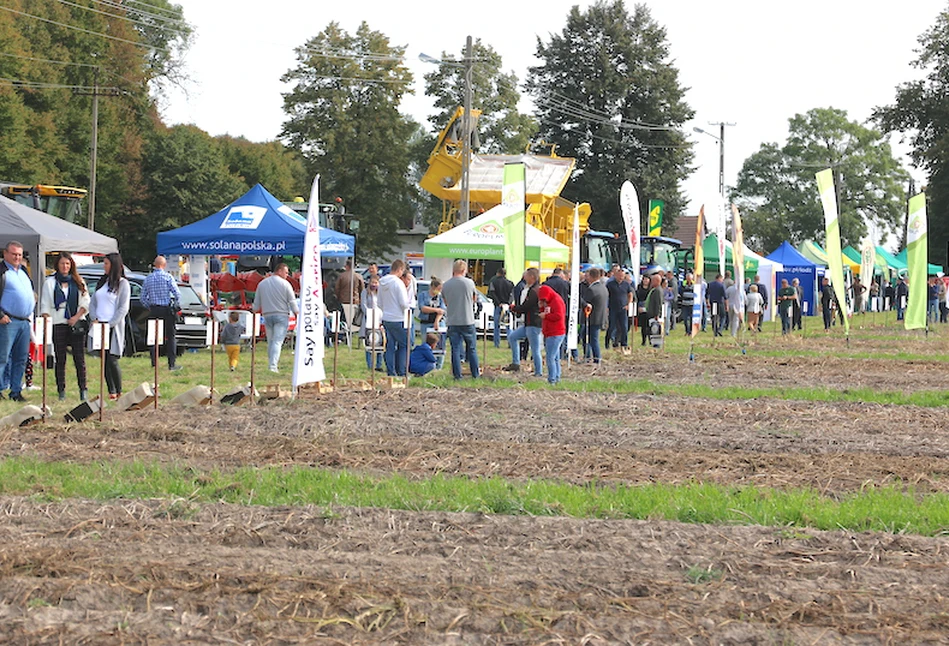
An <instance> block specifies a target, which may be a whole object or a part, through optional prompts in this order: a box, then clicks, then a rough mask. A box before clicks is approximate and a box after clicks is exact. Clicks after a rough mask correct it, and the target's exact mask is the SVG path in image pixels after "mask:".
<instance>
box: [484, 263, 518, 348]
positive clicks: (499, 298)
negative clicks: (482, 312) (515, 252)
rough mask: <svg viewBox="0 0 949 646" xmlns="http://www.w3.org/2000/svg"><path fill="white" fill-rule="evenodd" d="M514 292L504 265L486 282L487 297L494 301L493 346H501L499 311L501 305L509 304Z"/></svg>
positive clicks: (500, 310)
mask: <svg viewBox="0 0 949 646" xmlns="http://www.w3.org/2000/svg"><path fill="white" fill-rule="evenodd" d="M513 293H514V283H512V282H511V281H509V280H508V279H507V272H506V271H505V269H504V267H501V268H500V269H498V273H496V274H495V275H494V278H492V279H491V282H489V283H488V298H489V299H491V302H492V303H494V347H495V348H500V347H501V312H502V306H503V305H510V304H511V296H512V295H513Z"/></svg>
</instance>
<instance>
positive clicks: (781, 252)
mask: <svg viewBox="0 0 949 646" xmlns="http://www.w3.org/2000/svg"><path fill="white" fill-rule="evenodd" d="M767 258H768V260H774V261H775V262H779V263H781V264H782V265H783V266H784V270H783V271H779V272H777V275H776V276H775V282H776V283H777V284H778V285H780V284H781V279H782V278H786V279H787V281H788V283H789V284H790V283H791V281H792V280H794V279H795V278H797V279H798V281H799V282H800V285H801V289H802V290H803V292H804V304H803V308H804V312H805V313H806V314H807V315H808V316H813V315H814V314H816V313H817V310H816V307H815V306H816V304H817V263H814V262H812V261H810V260H808V259H807V258H805V257H804V256H803V255H802V254H801V252H799V251H798V250H797V249H795V248H794V247H792V246H791V243H790V242H788V241H787V240H785V241H784V242H782V243H781V246H780V247H778V248H777V249H775V250H774V251H772V252H771V253H770V254H768V256H767Z"/></svg>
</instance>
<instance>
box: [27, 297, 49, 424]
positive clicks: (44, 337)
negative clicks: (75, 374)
mask: <svg viewBox="0 0 949 646" xmlns="http://www.w3.org/2000/svg"><path fill="white" fill-rule="evenodd" d="M40 321H41V325H40V327H41V330H40V331H39V332H40V334H39V335H38V336H39V338H40V339H41V341H40V344H41V347H42V348H43V419H46V357H48V356H49V345H50V343H52V339H51V338H49V337H50V336H51V335H50V334H49V333H51V332H52V331H53V328H52V327H51V326H50V324H49V314H44V315H43V316H42V317H41V318H40ZM28 360H29V361H32V359H28Z"/></svg>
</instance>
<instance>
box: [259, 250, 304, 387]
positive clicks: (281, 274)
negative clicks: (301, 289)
mask: <svg viewBox="0 0 949 646" xmlns="http://www.w3.org/2000/svg"><path fill="white" fill-rule="evenodd" d="M289 275H290V269H289V268H288V267H287V266H286V265H285V264H283V263H280V264H279V265H277V268H276V269H275V270H274V273H273V274H272V275H270V276H269V277H267V278H264V279H263V280H262V281H260V283H258V285H257V293H256V294H255V295H254V311H255V312H260V313H261V314H263V316H264V326H265V328H266V330H267V359H268V361H269V362H270V372H279V370H278V368H277V365H278V364H279V363H280V349H281V348H282V347H283V340H284V339H285V338H287V331H288V330H289V329H290V313H291V312H292V313H294V314H296V313H297V312H298V311H299V306H298V305H297V297H296V296H295V295H294V294H293V287H292V286H291V285H290V281H289V280H287V276H289Z"/></svg>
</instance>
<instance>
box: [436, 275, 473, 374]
mask: <svg viewBox="0 0 949 646" xmlns="http://www.w3.org/2000/svg"><path fill="white" fill-rule="evenodd" d="M466 273H468V263H467V262H465V261H464V260H456V261H455V263H454V264H453V265H452V268H451V279H449V280H447V281H445V284H444V285H443V286H442V299H444V301H445V310H447V312H446V314H445V323H446V324H447V325H448V342H449V343H450V344H451V374H452V376H453V377H454V378H455V379H461V351H462V345H464V351H465V361H467V362H468V367H469V368H470V369H471V377H472V378H473V379H477V378H478V377H479V376H480V374H481V373H480V371H479V370H478V339H477V336H476V333H475V319H474V305H475V303H476V302H477V301H476V300H475V284H474V281H473V280H471V279H470V278H468V277H467V276H465V274H466Z"/></svg>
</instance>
